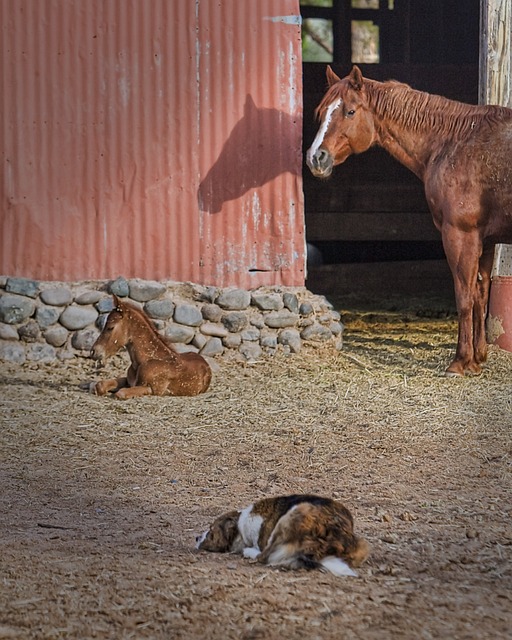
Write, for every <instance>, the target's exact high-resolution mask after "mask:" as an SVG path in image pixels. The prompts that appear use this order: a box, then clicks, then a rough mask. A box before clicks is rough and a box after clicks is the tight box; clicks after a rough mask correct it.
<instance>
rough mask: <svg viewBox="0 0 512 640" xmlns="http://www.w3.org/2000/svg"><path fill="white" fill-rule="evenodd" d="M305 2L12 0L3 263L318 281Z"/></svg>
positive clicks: (94, 274) (1, 7) (249, 281)
mask: <svg viewBox="0 0 512 640" xmlns="http://www.w3.org/2000/svg"><path fill="white" fill-rule="evenodd" d="M298 4H299V3H298V0H257V2H256V1H252V0H251V1H246V0H243V1H241V0H223V1H222V2H220V1H219V0H151V1H147V0H108V2H107V1H105V0H87V1H84V0H0V23H1V28H2V32H1V33H2V38H1V43H0V47H1V50H2V56H1V61H0V91H1V92H2V138H1V139H0V144H1V146H0V150H1V154H2V155H1V159H2V173H3V180H2V186H1V187H0V199H1V209H0V221H1V238H0V243H1V244H0V249H1V255H0V273H3V274H4V275H16V276H25V277H32V278H37V279H44V280H71V281H72V280H83V279H103V278H114V277H117V276H118V275H124V276H126V277H141V278H149V279H171V280H176V281H193V282H198V283H204V284H215V285H218V286H230V285H236V286H241V287H245V288H252V287H257V286H260V285H264V284H282V285H287V286H294V285H303V284H304V277H305V276H304V215H303V200H302V181H301V167H302V159H301V143H302V140H301V132H302V87H301V60H300V27H299V20H298V16H299V6H298Z"/></svg>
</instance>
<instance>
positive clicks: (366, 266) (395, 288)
mask: <svg viewBox="0 0 512 640" xmlns="http://www.w3.org/2000/svg"><path fill="white" fill-rule="evenodd" d="M306 286H307V288H308V289H309V290H310V291H313V292H314V293H319V294H323V295H325V296H327V298H329V297H333V296H334V297H336V299H340V298H342V297H344V296H348V297H352V298H359V299H362V300H364V298H365V297H372V298H376V297H379V296H381V297H382V295H384V292H385V295H386V296H404V297H408V296H410V297H417V296H420V297H421V296H434V297H439V298H446V299H447V300H453V298H454V296H453V281H452V276H451V273H450V269H449V267H448V264H447V262H446V260H414V261H401V262H371V263H368V262H367V263H359V264H354V263H352V264H328V265H321V266H318V267H312V268H311V269H309V270H308V277H307V280H306Z"/></svg>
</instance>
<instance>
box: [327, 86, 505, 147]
mask: <svg viewBox="0 0 512 640" xmlns="http://www.w3.org/2000/svg"><path fill="white" fill-rule="evenodd" d="M345 88H346V84H345V83H344V82H343V81H342V82H337V83H336V84H334V85H333V86H332V87H331V88H330V89H329V91H328V92H327V94H326V95H325V97H324V99H323V100H322V102H321V103H320V105H319V106H318V113H321V111H322V109H324V108H325V107H326V106H327V105H328V104H329V103H330V102H332V101H333V100H336V99H337V98H342V99H343V91H344V90H345ZM364 88H365V90H366V94H367V96H368V100H369V103H370V105H371V106H372V108H373V109H374V111H375V113H376V114H377V115H378V116H380V117H381V118H383V119H386V120H388V121H390V120H391V121H393V122H397V123H399V124H401V125H402V126H403V127H404V128H407V129H409V130H411V131H418V132H419V131H425V130H426V129H427V130H431V131H435V132H436V133H437V134H439V135H443V136H446V137H450V138H454V139H458V140H460V139H464V138H465V137H466V136H468V135H469V134H470V133H471V132H472V131H473V130H474V129H475V128H480V127H483V126H489V125H491V126H492V125H494V124H497V123H499V122H507V121H509V122H512V109H508V108H506V107H499V106H492V105H472V104H466V103H464V102H457V101H456V100H450V99H449V98H444V97H443V96H438V95H434V94H430V93H426V92H424V91H417V90H416V89H412V88H411V87H410V86H409V85H407V84H403V83H401V82H396V81H395V80H389V81H387V82H377V81H374V80H368V79H367V78H365V79H364Z"/></svg>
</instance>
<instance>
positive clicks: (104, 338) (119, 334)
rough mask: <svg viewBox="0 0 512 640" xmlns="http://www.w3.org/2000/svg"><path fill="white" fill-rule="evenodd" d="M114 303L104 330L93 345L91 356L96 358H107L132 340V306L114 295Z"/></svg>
mask: <svg viewBox="0 0 512 640" xmlns="http://www.w3.org/2000/svg"><path fill="white" fill-rule="evenodd" d="M114 305H115V306H114V308H113V309H112V311H111V312H110V313H109V314H108V317H107V320H106V322H105V325H104V327H103V330H102V332H101V333H100V335H99V337H98V339H97V340H96V342H95V343H94V344H93V346H92V349H91V356H92V358H93V359H94V360H106V359H107V358H109V357H110V356H113V355H115V354H116V353H117V352H118V351H119V349H122V348H123V347H125V346H126V345H127V344H128V342H129V340H130V332H129V324H130V323H129V314H130V307H129V306H128V305H127V304H124V303H123V302H121V300H119V298H118V297H117V296H114Z"/></svg>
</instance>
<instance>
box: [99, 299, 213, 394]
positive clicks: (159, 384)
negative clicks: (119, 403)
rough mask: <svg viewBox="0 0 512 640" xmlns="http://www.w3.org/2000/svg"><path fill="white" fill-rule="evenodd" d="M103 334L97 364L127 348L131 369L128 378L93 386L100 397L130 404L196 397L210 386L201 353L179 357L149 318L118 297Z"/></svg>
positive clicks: (208, 373)
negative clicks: (147, 399)
mask: <svg viewBox="0 0 512 640" xmlns="http://www.w3.org/2000/svg"><path fill="white" fill-rule="evenodd" d="M114 305H115V306H114V309H112V311H111V312H110V313H109V315H108V317H107V321H106V322H105V326H104V327H103V331H102V332H101V333H100V335H99V337H98V339H97V340H96V342H95V343H94V345H93V347H92V349H91V356H92V358H93V359H94V360H106V359H107V358H108V357H110V356H113V355H115V354H116V353H117V352H118V351H119V350H120V349H122V348H123V347H126V349H127V351H128V354H129V356H130V360H131V365H130V367H129V369H128V372H127V374H126V376H124V377H121V378H112V379H110V380H102V381H100V382H93V383H91V384H90V385H89V390H90V391H91V392H92V393H96V394H97V395H99V396H104V395H106V394H107V393H112V394H113V395H114V397H115V398H118V399H120V400H126V399H128V398H134V397H138V396H148V395H154V396H195V395H197V394H199V393H203V392H204V391H206V390H207V389H208V387H209V386H210V381H211V377H212V372H211V369H210V366H209V364H208V363H207V362H206V360H205V359H204V358H203V357H202V356H200V355H199V354H197V353H177V352H176V351H175V350H174V349H173V348H172V346H171V345H170V344H169V343H167V342H166V341H165V339H164V338H163V337H162V336H161V335H160V334H159V333H158V331H157V330H156V329H155V327H154V326H153V323H152V322H151V320H150V319H149V318H148V317H147V315H146V314H145V313H144V312H143V311H141V310H140V309H138V308H137V307H135V306H134V305H132V304H129V303H127V302H123V301H122V300H120V299H119V298H118V297H117V296H114Z"/></svg>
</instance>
